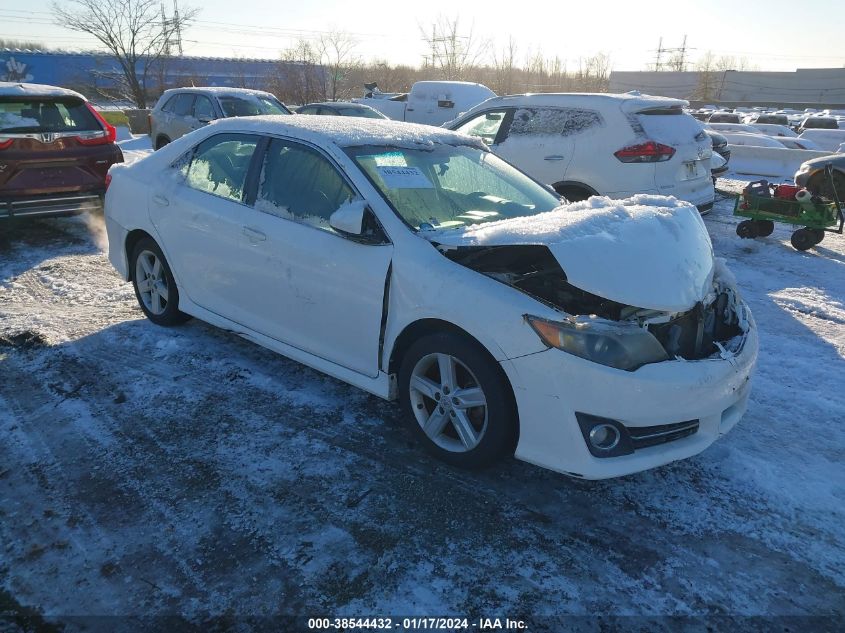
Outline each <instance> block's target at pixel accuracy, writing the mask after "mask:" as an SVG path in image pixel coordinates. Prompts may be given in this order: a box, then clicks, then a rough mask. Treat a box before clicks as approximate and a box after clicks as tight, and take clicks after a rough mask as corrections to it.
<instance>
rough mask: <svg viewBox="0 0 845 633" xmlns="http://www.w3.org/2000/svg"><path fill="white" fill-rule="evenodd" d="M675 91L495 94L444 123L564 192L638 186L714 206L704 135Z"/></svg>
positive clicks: (612, 191) (609, 192) (623, 192)
mask: <svg viewBox="0 0 845 633" xmlns="http://www.w3.org/2000/svg"><path fill="white" fill-rule="evenodd" d="M686 106H687V102H686V101H683V100H680V99H667V98H664V97H651V96H647V95H637V94H527V95H515V96H509V97H495V98H493V99H488V100H487V101H485V102H483V103H480V104H479V105H477V106H475V107H474V108H472V109H471V110H469V111H468V112H466V113H464V114H463V115H461V116H460V117H458V118H457V119H455V120H454V121H451V122H449V123H447V124H445V127H448V128H449V129H452V130H457V131H459V132H463V133H465V134H469V135H470V136H475V137H478V138H480V139H481V140H482V141H484V142H485V143H486V144H487V145H488V146H489V147H490V149H491V150H493V152H495V153H496V154H498V155H499V156H501V157H502V158H504V159H505V160H507V161H508V162H510V163H512V164H513V165H515V166H517V167H519V168H520V169H522V170H523V171H525V172H527V173H528V174H530V175H531V176H533V177H534V178H536V179H537V180H539V181H541V182H544V183H547V184H549V185H551V186H552V187H554V188H555V190H556V191H557V192H558V193H559V194H561V195H563V196H565V197H566V198H567V199H569V200H573V201H575V200H583V199H585V198H588V197H589V196H591V195H597V194H599V195H606V196H610V197H612V198H625V197H628V196H631V195H633V194H637V193H654V194H660V195H667V196H675V197H676V198H679V199H681V200H686V201H688V202H692V203H693V204H695V205H696V206H697V207H698V209H699V211H706V210H709V209H710V208H711V207H712V206H713V196H714V193H713V182H712V180H711V179H710V156H711V154H712V151H713V150H712V147H711V143H710V138H709V137H708V136H707V135H706V134H705V133H704V130H703V128H702V126H701V124H700V123H699V122H698V121H696V120H695V119H694V118H693V117H691V116H690V115H688V114H686V113H685V112H684V111H683V108H684V107H686Z"/></svg>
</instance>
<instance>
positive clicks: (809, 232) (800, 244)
mask: <svg viewBox="0 0 845 633" xmlns="http://www.w3.org/2000/svg"><path fill="white" fill-rule="evenodd" d="M789 241H790V242H792V246H794V247H795V250H797V251H806V250H807V249H808V248H810V247H811V246H815V245H816V244H817V243H818V242H816V236H815V234H814V233H813V229H798V230H797V231H795V233H793V234H792V237H791V238H789Z"/></svg>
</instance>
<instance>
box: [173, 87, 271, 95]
mask: <svg viewBox="0 0 845 633" xmlns="http://www.w3.org/2000/svg"><path fill="white" fill-rule="evenodd" d="M164 92H165V94H170V93H173V92H205V93H207V94H213V95H217V96H219V95H227V94H231V95H239V96H244V95H262V96H264V95H269V94H271V93H269V92H267V91H266V90H253V89H251V88H230V87H228V86H190V87H184V88H170V89H169V90H165V91H164Z"/></svg>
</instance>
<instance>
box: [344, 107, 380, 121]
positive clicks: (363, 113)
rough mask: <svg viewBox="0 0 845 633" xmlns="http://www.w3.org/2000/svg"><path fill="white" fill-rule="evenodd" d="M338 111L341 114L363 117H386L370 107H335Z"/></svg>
mask: <svg viewBox="0 0 845 633" xmlns="http://www.w3.org/2000/svg"><path fill="white" fill-rule="evenodd" d="M337 111H338V113H339V114H340V115H341V116H360V117H364V118H365V119H386V118H387V117H386V116H384V115H383V114H382V113H381V112H379V111H378V110H373V109H372V108H351V107H347V108H337Z"/></svg>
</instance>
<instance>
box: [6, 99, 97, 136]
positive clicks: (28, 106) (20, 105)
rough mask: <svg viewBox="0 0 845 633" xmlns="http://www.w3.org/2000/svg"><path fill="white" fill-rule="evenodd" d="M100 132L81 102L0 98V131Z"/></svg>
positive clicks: (92, 117)
mask: <svg viewBox="0 0 845 633" xmlns="http://www.w3.org/2000/svg"><path fill="white" fill-rule="evenodd" d="M90 130H102V127H101V126H100V124H99V123H98V122H97V119H96V117H94V115H93V114H92V113H91V111H90V110H89V109H88V107H87V106H86V105H85V102H84V101H82V100H81V99H73V98H69V99H38V98H35V99H32V98H18V97H15V98H10V99H0V132H7V133H9V134H15V133H17V134H29V133H37V132H76V131H90Z"/></svg>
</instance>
